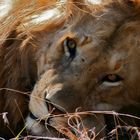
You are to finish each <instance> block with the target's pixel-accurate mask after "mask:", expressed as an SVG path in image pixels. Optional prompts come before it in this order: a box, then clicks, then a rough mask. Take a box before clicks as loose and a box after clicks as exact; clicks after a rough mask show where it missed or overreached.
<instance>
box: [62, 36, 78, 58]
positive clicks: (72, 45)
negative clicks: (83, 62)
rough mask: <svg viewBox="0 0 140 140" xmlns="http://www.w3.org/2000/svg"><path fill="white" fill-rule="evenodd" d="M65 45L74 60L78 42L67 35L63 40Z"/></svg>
mask: <svg viewBox="0 0 140 140" xmlns="http://www.w3.org/2000/svg"><path fill="white" fill-rule="evenodd" d="M63 47H66V48H67V50H68V52H69V54H70V55H69V58H70V60H73V58H74V57H75V56H76V47H77V42H76V40H75V39H74V38H70V37H67V38H66V39H65V40H64V41H63Z"/></svg>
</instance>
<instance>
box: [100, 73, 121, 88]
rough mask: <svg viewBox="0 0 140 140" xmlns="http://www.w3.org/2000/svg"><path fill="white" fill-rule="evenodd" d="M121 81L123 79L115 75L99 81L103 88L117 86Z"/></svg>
mask: <svg viewBox="0 0 140 140" xmlns="http://www.w3.org/2000/svg"><path fill="white" fill-rule="evenodd" d="M122 80H123V78H122V77H121V76H119V75H117V74H108V75H106V76H105V77H103V78H102V80H101V81H102V85H104V86H118V85H120V84H121V81H122Z"/></svg>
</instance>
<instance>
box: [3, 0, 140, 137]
mask: <svg viewBox="0 0 140 140" xmlns="http://www.w3.org/2000/svg"><path fill="white" fill-rule="evenodd" d="M139 4H140V3H139V1H137V0H133V1H132V0H128V1H125V0H124V1H123V0H118V1H115V0H114V1H113V0H112V1H107V2H104V3H103V4H101V5H92V4H90V3H86V2H84V1H78V0H77V1H71V0H70V1H68V2H67V3H64V6H62V7H61V8H62V11H61V12H62V13H61V14H60V16H59V17H57V18H54V20H51V21H48V22H47V23H43V25H40V26H38V25H35V26H33V25H32V26H29V27H28V25H27V27H28V30H27V29H26V30H27V31H26V30H25V29H24V27H23V26H22V25H21V24H20V23H19V22H17V23H16V25H15V26H16V30H17V32H19V33H20V34H18V36H16V38H18V39H19V41H16V43H14V44H13V45H11V44H10V45H11V46H12V49H11V48H6V50H8V49H9V50H10V51H9V50H8V52H9V54H11V52H12V50H14V51H15V50H17V54H16V55H17V56H15V55H14V56H13V57H12V61H14V64H16V66H17V68H16V72H17V73H18V75H16V73H14V71H13V70H15V67H14V68H12V76H13V77H14V76H15V75H16V77H17V78H16V81H14V80H15V79H14V78H13V79H14V80H13V79H12V82H13V83H14V84H15V83H18V80H20V82H19V83H18V84H17V86H15V85H14V86H11V87H12V88H13V87H14V88H17V87H18V88H17V89H18V90H24V91H32V87H33V86H34V85H35V86H34V89H33V91H32V93H31V96H30V102H29V110H30V112H31V113H30V115H29V116H28V118H27V123H26V125H27V128H28V130H30V131H31V133H33V134H37V135H49V134H48V130H47V129H46V128H45V124H42V120H45V121H46V123H48V124H49V125H51V126H54V127H55V128H56V129H60V128H62V127H65V126H67V118H65V117H62V116H59V115H60V114H67V113H73V112H76V111H78V109H79V108H80V111H111V110H115V111H119V110H121V109H122V108H125V107H127V106H131V105H132V106H137V107H138V106H139V101H140V95H139V92H140V86H139V83H140V74H139V71H140V62H139V59H140V49H139V47H140V40H139V37H140V17H139V14H140V12H139ZM24 16H25V15H24ZM26 20H28V19H26V18H25V20H24V23H26ZM21 31H22V32H21ZM23 31H24V32H23ZM21 40H24V41H21ZM18 43H19V44H18ZM17 46H20V47H17ZM3 48H4V47H3ZM4 49H5V48H4ZM4 52H6V51H4ZM4 54H5V53H3V57H4ZM18 56H19V58H20V62H17V58H18ZM7 57H8V55H7ZM10 58H11V57H10ZM5 59H6V60H7V61H6V62H9V61H8V60H9V58H5ZM5 59H4V60H5ZM10 61H11V60H10ZM4 62H5V61H4ZM10 64H13V63H11V62H10ZM22 68H23V69H22ZM18 70H19V71H18ZM14 74H15V75H14ZM9 75H10V73H9ZM22 78H23V79H22ZM24 80H25V83H24ZM22 82H23V83H22ZM3 85H4V84H3ZM12 85H13V84H12ZM20 86H21V87H20ZM3 87H4V86H3ZM53 115H56V116H57V117H53ZM97 116H99V118H100V119H102V118H103V115H97ZM81 118H82V119H83V122H84V123H85V126H86V127H93V126H94V124H95V123H96V121H95V122H94V118H92V117H89V115H85V114H84V115H81ZM100 119H99V120H100ZM102 121H104V120H103V119H102ZM103 124H104V122H103ZM101 127H103V125H102V126H101ZM101 127H99V130H100V129H101Z"/></svg>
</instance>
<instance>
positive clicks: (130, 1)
mask: <svg viewBox="0 0 140 140" xmlns="http://www.w3.org/2000/svg"><path fill="white" fill-rule="evenodd" d="M122 1H123V3H124V4H125V5H126V6H127V7H128V8H130V9H132V10H133V11H134V12H140V0H122Z"/></svg>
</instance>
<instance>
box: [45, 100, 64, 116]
mask: <svg viewBox="0 0 140 140" xmlns="http://www.w3.org/2000/svg"><path fill="white" fill-rule="evenodd" d="M46 106H47V109H48V111H49V113H50V114H51V115H59V114H66V110H65V109H64V108H62V107H61V106H59V105H57V104H54V103H52V102H51V101H49V100H47V99H46Z"/></svg>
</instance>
